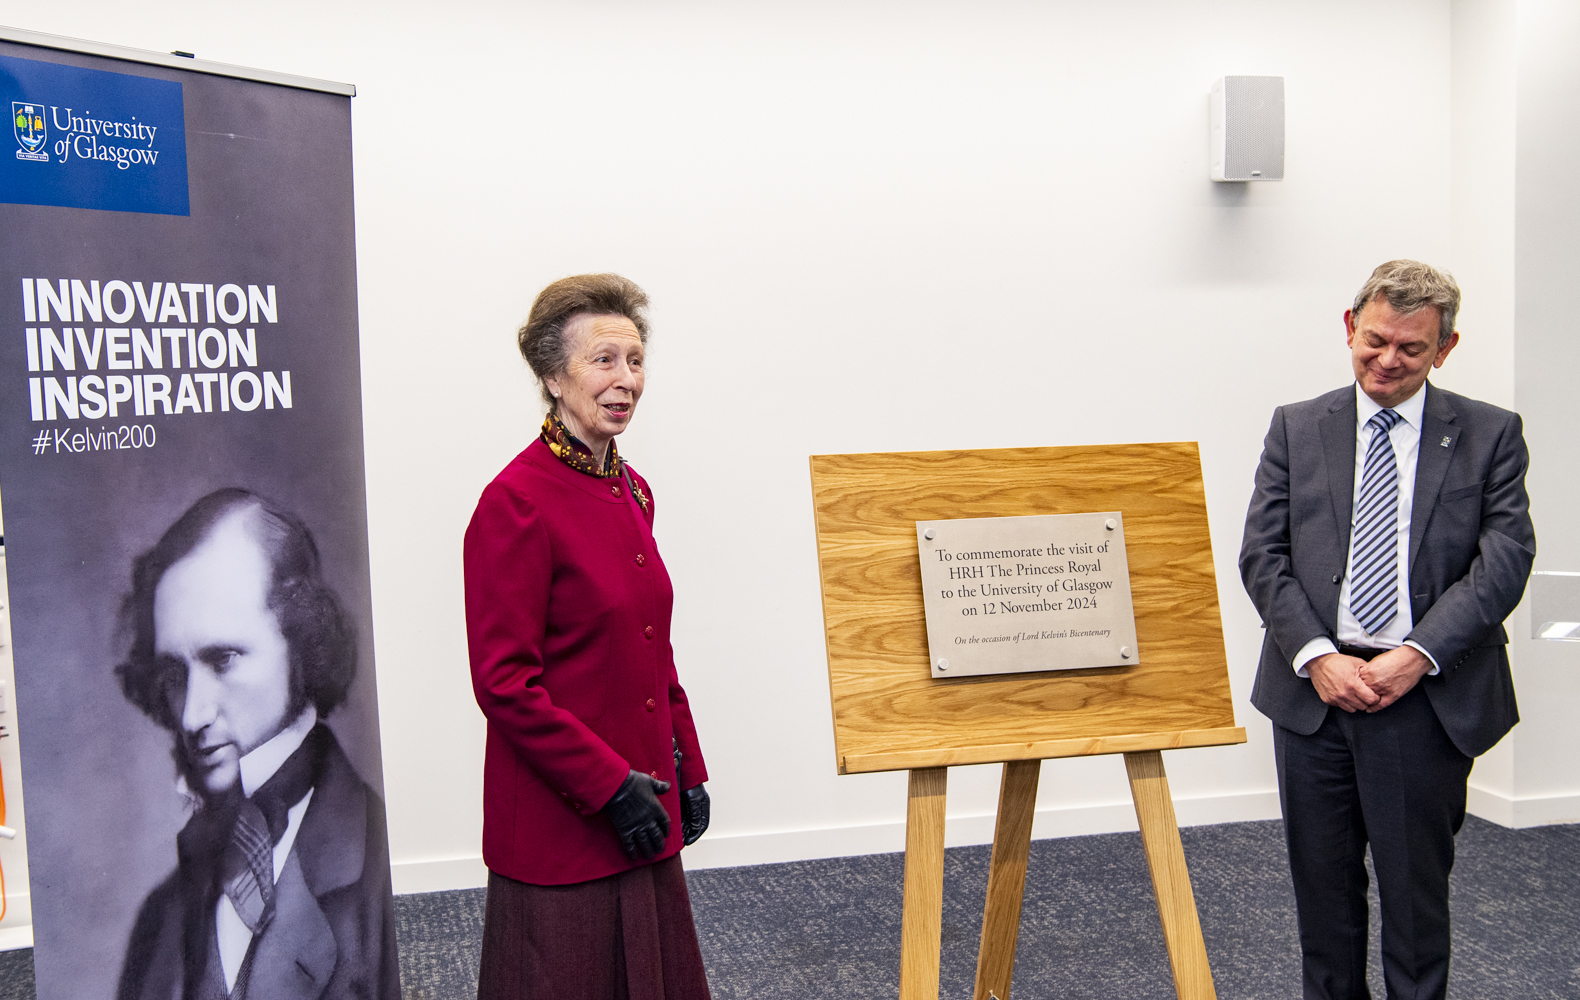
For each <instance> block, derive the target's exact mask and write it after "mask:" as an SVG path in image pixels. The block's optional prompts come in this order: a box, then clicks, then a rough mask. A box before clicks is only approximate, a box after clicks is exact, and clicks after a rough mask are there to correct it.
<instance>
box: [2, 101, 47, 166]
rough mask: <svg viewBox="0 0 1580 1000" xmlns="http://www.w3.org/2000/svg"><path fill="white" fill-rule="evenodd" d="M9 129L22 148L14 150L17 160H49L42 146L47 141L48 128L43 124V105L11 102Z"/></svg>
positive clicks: (45, 161)
mask: <svg viewBox="0 0 1580 1000" xmlns="http://www.w3.org/2000/svg"><path fill="white" fill-rule="evenodd" d="M11 131H12V132H15V133H16V142H17V145H18V146H21V147H22V148H21V149H19V150H17V151H16V158H17V159H19V160H40V161H42V162H44V163H48V162H49V154H48V153H47V152H45V151H44V147H45V146H46V145H47V144H48V143H49V129H48V127H47V126H46V125H45V124H44V106H43V105H42V104H29V103H28V102H26V101H12V102H11Z"/></svg>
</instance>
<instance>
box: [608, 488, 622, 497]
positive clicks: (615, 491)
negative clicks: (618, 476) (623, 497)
mask: <svg viewBox="0 0 1580 1000" xmlns="http://www.w3.org/2000/svg"><path fill="white" fill-rule="evenodd" d="M609 492H610V493H613V494H614V495H615V496H619V495H620V487H618V486H611V487H609Z"/></svg>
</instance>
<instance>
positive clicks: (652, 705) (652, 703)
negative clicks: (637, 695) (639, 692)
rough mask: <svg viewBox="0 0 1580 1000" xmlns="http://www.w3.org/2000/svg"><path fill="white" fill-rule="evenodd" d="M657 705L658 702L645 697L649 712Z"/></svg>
mask: <svg viewBox="0 0 1580 1000" xmlns="http://www.w3.org/2000/svg"><path fill="white" fill-rule="evenodd" d="M657 707H658V702H656V701H654V700H653V699H651V698H649V699H647V710H648V711H649V712H651V711H653V709H655V708H657Z"/></svg>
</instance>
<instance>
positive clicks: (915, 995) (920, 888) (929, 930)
mask: <svg viewBox="0 0 1580 1000" xmlns="http://www.w3.org/2000/svg"><path fill="white" fill-rule="evenodd" d="M948 778H949V769H948V768H944V767H931V768H925V769H921V770H916V771H912V772H911V781H910V794H909V798H908V800H907V804H906V809H905V901H904V904H903V909H902V911H901V913H900V1000H938V970H939V961H940V956H941V953H942V950H943V931H944V797H945V792H946V791H947V787H948Z"/></svg>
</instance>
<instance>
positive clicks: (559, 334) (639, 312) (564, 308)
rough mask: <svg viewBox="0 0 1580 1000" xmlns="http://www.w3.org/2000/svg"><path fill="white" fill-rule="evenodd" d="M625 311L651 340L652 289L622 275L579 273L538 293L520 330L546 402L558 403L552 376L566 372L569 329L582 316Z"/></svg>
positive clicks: (518, 339)
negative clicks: (649, 304)
mask: <svg viewBox="0 0 1580 1000" xmlns="http://www.w3.org/2000/svg"><path fill="white" fill-rule="evenodd" d="M582 315H591V316H624V317H625V318H626V319H628V320H630V321H631V323H632V325H634V326H635V327H636V332H637V335H638V336H640V337H641V338H642V343H643V344H646V343H647V293H646V292H644V291H642V289H641V288H640V287H638V286H637V283H636V282H634V281H632V280H630V279H629V278H622V277H620V275H618V274H578V275H575V276H573V277H570V278H561V279H560V280H559V281H556V282H554V283H553V284H552V285H550V286H549V287H547V288H545V289H544V290H543V291H541V292H539V293H538V297H537V300H536V301H535V302H533V303H532V312H531V313H529V314H528V315H527V321H526V322H525V323H523V324H522V325H521V329H520V330H517V331H516V345H517V346H518V347H520V348H521V356H522V357H523V358H526V359H527V364H528V365H530V366H531V367H532V374H534V375H536V376H537V378H538V387H539V388H540V389H541V390H542V391H543V401H544V402H545V403H547V404H548V405H549V408H550V409H553V408H554V395H553V393H551V392H549V385H548V380H549V379H551V378H555V377H557V376H559V375H563V374H565V365H566V363H567V362H569V361H570V347H569V345H567V344H566V342H565V328H566V326H568V325H569V324H570V321H571V320H573V319H575V318H576V317H577V316H582Z"/></svg>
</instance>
